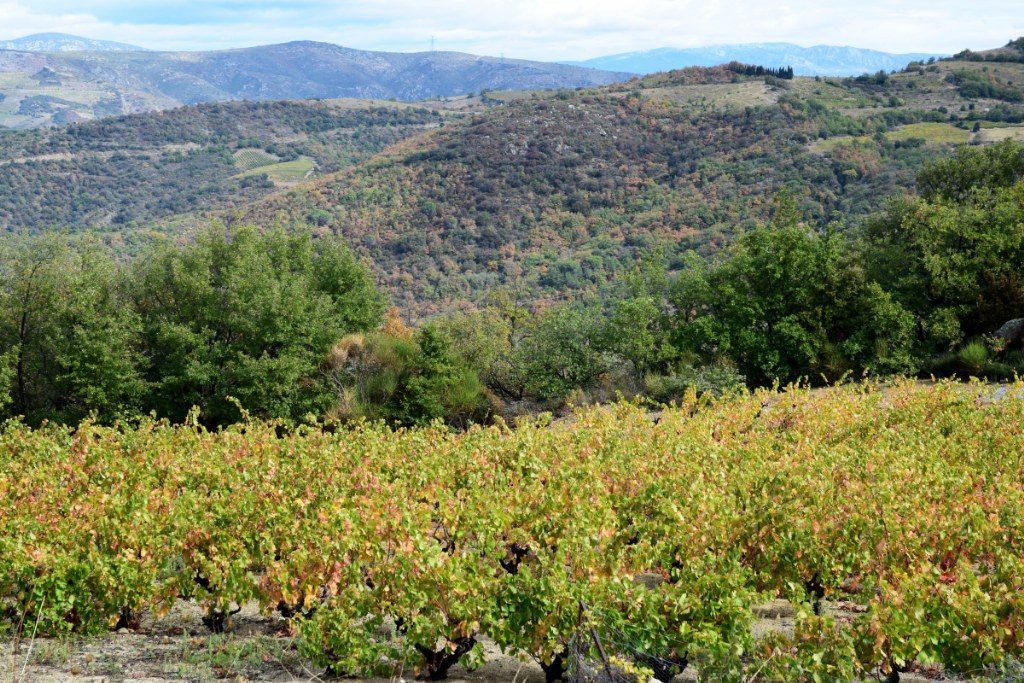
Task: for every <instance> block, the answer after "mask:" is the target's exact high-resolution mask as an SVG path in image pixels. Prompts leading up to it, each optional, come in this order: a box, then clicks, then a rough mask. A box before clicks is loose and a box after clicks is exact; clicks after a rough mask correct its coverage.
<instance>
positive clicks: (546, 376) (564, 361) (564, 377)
mask: <svg viewBox="0 0 1024 683" xmlns="http://www.w3.org/2000/svg"><path fill="white" fill-rule="evenodd" d="M601 325H602V321H601V318H600V316H599V315H598V314H597V312H596V311H595V309H594V308H593V307H585V306H581V305H575V306H572V305H567V306H560V307H557V308H553V309H551V310H549V311H546V312H545V313H544V314H543V315H540V316H538V318H537V319H536V320H535V321H533V323H532V324H531V326H530V328H529V329H528V330H527V331H526V338H525V339H524V341H523V344H522V346H521V347H520V349H519V357H520V361H519V362H520V363H521V364H522V367H523V369H524V371H525V376H526V391H527V393H528V394H529V395H531V396H533V397H536V398H537V399H539V400H541V401H547V402H560V401H562V400H564V399H565V398H566V397H567V396H568V395H569V394H570V393H572V391H574V390H576V389H584V390H585V389H589V388H591V387H592V386H594V385H595V384H596V382H597V379H598V378H599V377H600V376H601V375H602V374H604V373H605V372H606V371H607V369H608V368H607V364H606V362H605V358H604V357H603V355H602V353H601V344H600V337H601Z"/></svg>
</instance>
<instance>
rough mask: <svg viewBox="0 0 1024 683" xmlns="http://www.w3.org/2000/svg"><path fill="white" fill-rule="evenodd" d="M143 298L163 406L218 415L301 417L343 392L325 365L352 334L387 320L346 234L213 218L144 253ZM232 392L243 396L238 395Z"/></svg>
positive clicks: (212, 418)
mask: <svg viewBox="0 0 1024 683" xmlns="http://www.w3.org/2000/svg"><path fill="white" fill-rule="evenodd" d="M133 291H134V299H135V304H136V306H137V308H138V311H139V313H140V315H141V318H142V322H143V328H144V340H145V345H146V347H147V349H148V350H149V353H150V357H151V359H152V363H151V366H150V374H149V377H150V379H151V381H152V383H153V385H154V392H153V399H152V405H153V407H154V408H155V409H156V410H157V412H158V414H160V415H165V416H168V417H170V418H171V419H174V420H180V419H183V418H184V417H185V415H186V413H187V412H188V410H189V409H190V408H191V407H192V406H198V407H199V408H200V409H201V411H202V413H201V414H202V416H203V418H202V419H203V420H204V421H206V422H209V423H213V424H222V423H225V422H230V421H233V420H235V419H237V418H238V417H239V410H238V406H236V405H235V403H234V401H237V402H238V404H239V405H240V406H241V407H242V408H244V409H246V410H247V411H250V412H252V413H253V414H255V415H259V416H262V417H268V418H283V419H299V418H301V417H303V416H304V415H307V414H316V415H319V414H322V413H323V411H324V410H326V409H327V408H328V407H329V406H330V405H331V403H332V402H333V400H334V392H333V388H332V387H331V386H330V384H329V383H328V382H327V381H325V379H324V378H323V376H322V373H321V372H320V368H321V365H322V364H323V362H324V360H325V358H326V355H327V351H328V350H329V349H330V348H331V346H332V345H333V344H334V343H335V342H336V341H337V340H339V339H341V338H342V337H344V336H345V335H347V334H350V333H352V332H356V331H360V330H368V329H372V328H374V327H376V326H377V325H378V324H379V323H380V321H381V319H382V315H383V312H384V310H385V300H384V297H383V296H382V295H381V293H380V292H379V291H378V290H377V288H376V287H375V285H374V282H373V277H372V275H371V274H370V272H369V270H368V269H367V268H366V267H365V266H363V265H362V264H361V263H360V262H359V261H358V260H357V259H356V258H355V256H354V255H353V254H352V253H351V252H350V251H349V250H348V248H347V247H345V246H344V245H343V244H342V243H341V242H339V241H336V240H320V241H317V242H314V240H313V238H312V237H311V236H310V235H308V234H298V235H289V234H286V233H284V232H283V231H274V232H271V233H268V234H261V233H260V232H259V231H258V230H257V229H256V228H253V227H240V228H235V229H231V230H225V229H224V228H221V227H213V228H210V229H209V230H207V231H205V232H203V233H202V234H201V235H199V237H198V239H197V240H196V241H195V243H194V244H190V245H188V246H185V247H177V246H173V245H169V244H168V245H165V246H163V247H162V248H159V249H156V250H155V251H154V252H153V253H151V254H149V255H148V256H146V257H144V258H143V259H141V260H140V261H139V264H138V267H137V270H136V274H135V279H134V288H133ZM232 399H233V400H232Z"/></svg>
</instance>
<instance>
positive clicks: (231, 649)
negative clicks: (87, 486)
mask: <svg viewBox="0 0 1024 683" xmlns="http://www.w3.org/2000/svg"><path fill="white" fill-rule="evenodd" d="M851 607H852V606H851V605H847V604H844V603H829V604H827V605H826V609H827V610H829V611H830V612H832V613H833V614H835V615H836V616H840V617H842V616H843V615H852V613H853V612H852V611H851V610H850V608H851ZM755 613H756V615H757V622H756V624H755V634H756V635H763V634H765V633H768V632H770V631H788V632H792V629H793V625H794V610H793V606H792V605H791V604H790V603H788V602H786V601H784V600H776V601H773V602H771V603H768V604H766V605H762V606H760V607H758V608H757V609H756V610H755ZM201 618H202V612H201V611H200V610H199V608H198V607H197V606H196V605H194V604H191V603H187V602H179V603H178V604H177V605H176V606H175V608H174V609H173V610H172V611H171V613H170V614H169V615H167V616H166V617H164V618H162V619H160V620H157V621H154V620H152V619H143V621H142V623H141V625H140V628H139V629H138V630H135V631H132V630H128V629H121V630H120V631H118V632H117V633H112V634H109V635H105V636H102V637H96V638H76V639H53V638H36V639H34V640H30V639H25V640H22V641H21V642H20V644H18V645H17V650H18V651H17V652H15V647H16V646H15V643H14V642H13V641H12V640H11V639H10V638H6V639H4V640H2V641H0V653H2V654H0V683H28V682H30V681H31V682H39V683H58V682H64V681H69V682H72V683H86V682H88V683H106V682H108V681H109V682H113V681H148V682H149V683H169V682H170V681H210V680H232V681H279V682H284V681H321V680H325V679H326V678H327V677H326V676H325V675H324V674H323V671H322V669H318V668H316V667H313V666H312V665H311V664H310V663H309V662H307V661H305V660H303V658H302V657H300V656H299V653H298V651H297V649H296V646H295V641H294V638H293V637H292V636H291V634H290V633H289V631H288V627H287V623H286V622H285V621H284V620H283V619H281V618H280V617H277V616H272V617H267V616H265V615H261V614H260V613H259V611H258V609H257V608H256V606H255V605H247V606H246V607H245V608H244V609H243V610H242V611H241V612H240V613H239V614H238V615H236V617H235V620H234V629H233V632H232V633H230V634H224V635H217V634H211V633H209V631H207V629H206V628H205V627H204V626H203V624H202V621H201ZM483 644H484V648H485V651H486V664H485V665H484V666H483V667H482V668H479V669H476V670H475V671H472V672H469V671H466V670H465V669H463V668H461V667H456V668H455V669H453V670H452V672H451V675H450V678H449V680H450V681H452V682H453V683H458V682H459V681H467V682H468V681H509V682H512V681H514V682H516V683H544V674H543V672H542V671H541V669H540V667H539V666H538V665H537V664H536V663H535V662H533V661H532V660H525V661H520V660H519V659H516V658H515V657H511V656H508V655H505V654H503V653H501V651H500V650H499V649H498V648H497V647H496V646H495V645H494V644H493V643H492V642H490V641H487V640H484V643H483ZM408 678H409V679H411V678H412V675H409V676H408ZM677 679H678V681H677V683H681V682H682V681H696V680H698V672H697V671H695V670H693V669H692V668H689V669H687V671H686V672H684V673H683V674H682V675H680V676H678V677H677ZM385 680H387V679H379V680H378V681H372V682H371V681H360V682H357V683H383V681H385ZM393 680H399V678H397V677H396V679H393ZM928 680H951V679H948V678H944V677H943V676H942V675H941V672H937V671H933V672H928V671H923V672H916V673H905V674H903V675H902V676H901V681H904V682H913V683H923V682H924V681H928Z"/></svg>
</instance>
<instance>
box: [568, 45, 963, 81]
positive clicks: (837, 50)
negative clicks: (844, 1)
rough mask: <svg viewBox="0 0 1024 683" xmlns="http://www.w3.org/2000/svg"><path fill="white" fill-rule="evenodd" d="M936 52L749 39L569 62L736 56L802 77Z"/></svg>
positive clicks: (646, 63)
mask: <svg viewBox="0 0 1024 683" xmlns="http://www.w3.org/2000/svg"><path fill="white" fill-rule="evenodd" d="M941 56H943V55H936V54H928V53H918V52H914V53H907V54H891V53H888V52H879V51H878V50H866V49H863V48H858V47H839V46H835V45H815V46H813V47H801V46H799V45H794V44H792V43H751V44H743V45H711V46H708V47H695V48H682V49H680V48H670V47H663V48H658V49H653V50H644V51H642V52H624V53H621V54H615V55H607V56H603V57H595V58H593V59H588V60H585V61H581V62H569V63H571V64H575V65H577V66H588V67H591V68H594V69H610V70H613V71H627V72H630V73H635V74H651V73H656V72H658V71H670V70H672V69H682V68H685V67H688V66H715V65H716V64H725V63H726V62H732V61H736V62H743V63H744V64H760V65H762V66H768V67H773V68H779V67H786V66H791V67H793V70H794V72H796V73H797V74H798V75H801V76H858V75H860V74H863V73H874V72H877V71H879V70H881V71H898V70H900V69H902V68H903V67H905V66H906V65H907V64H909V63H910V62H915V61H925V60H927V59H929V58H930V57H935V58H939V57H941Z"/></svg>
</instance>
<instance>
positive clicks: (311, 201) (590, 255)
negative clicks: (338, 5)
mask: <svg viewBox="0 0 1024 683" xmlns="http://www.w3.org/2000/svg"><path fill="white" fill-rule="evenodd" d="M1000 66H1002V67H1006V68H1014V69H1018V71H1021V72H1022V73H1024V65H1016V64H1013V65H1009V66H1008V67H1007V66H1006V65H1000ZM977 67H978V65H976V64H968V63H962V64H961V63H956V62H950V63H943V64H942V65H941V66H936V65H934V64H933V65H915V66H914V67H913V68H912V69H910V70H908V71H907V72H904V73H901V74H897V75H892V76H890V75H888V74H876V75H874V76H870V77H859V78H856V79H846V80H816V79H800V78H798V79H793V80H786V79H780V78H777V77H774V76H767V77H751V76H746V75H744V73H743V72H744V69H742V68H739V67H738V66H737V67H735V68H732V69H730V68H728V67H716V68H713V69H688V70H684V71H679V72H672V73H670V74H658V75H654V76H650V77H647V78H645V79H641V80H638V81H634V82H631V83H629V84H625V85H620V86H611V87H609V88H604V89H596V90H584V91H562V92H559V93H557V94H535V95H533V96H531V97H523V96H509V97H507V98H505V99H504V101H505V104H504V105H503V106H498V107H493V108H491V109H489V110H487V111H485V112H481V113H478V114H476V115H475V116H473V117H472V118H471V119H469V120H467V121H465V122H463V123H461V124H460V125H456V126H452V127H447V128H445V129H444V130H441V131H436V132H434V133H433V134H431V135H428V136H424V137H420V138H416V139H415V140H410V141H409V142H408V143H406V144H403V145H402V146H401V147H399V148H397V149H394V150H391V151H389V152H388V153H385V154H384V155H382V156H381V157H379V158H377V159H375V160H374V161H373V162H372V163H369V164H366V165H362V166H357V167H354V168H352V169H348V170H345V171H342V172H340V173H339V174H337V175H334V176H330V177H326V178H324V179H322V180H319V181H316V182H314V183H312V184H310V185H308V186H303V187H300V188H296V189H295V190H293V191H291V192H288V193H286V194H282V195H278V196H274V197H272V198H270V199H268V200H266V201H264V202H261V203H258V204H256V205H255V206H253V207H252V208H251V209H250V210H249V211H248V212H247V214H246V217H247V219H253V220H256V221H257V222H261V223H270V222H273V221H275V220H280V219H285V220H290V221H295V222H300V223H316V224H320V225H324V224H326V226H328V227H329V228H330V229H332V230H335V231H337V232H340V233H341V234H343V235H345V237H346V238H347V239H349V240H350V241H351V242H352V244H353V246H354V247H355V248H356V249H358V250H360V251H361V252H362V253H364V254H366V255H367V256H369V257H370V258H371V260H372V261H373V262H374V263H375V264H376V265H377V268H378V269H379V271H380V272H381V273H382V276H383V277H384V279H385V282H386V284H387V285H388V287H389V288H390V289H391V291H392V293H393V294H394V296H395V297H396V301H397V303H399V305H400V306H402V307H403V308H405V309H407V310H416V311H418V312H420V313H421V314H429V313H432V312H437V311H440V310H444V309H447V308H450V307H452V306H453V305H458V304H459V303H461V302H465V301H472V300H475V299H478V298H479V296H480V295H481V294H482V293H483V292H485V291H486V290H487V288H489V287H492V286H494V285H497V284H501V283H506V284H517V285H519V286H521V287H523V288H524V289H525V290H526V291H528V292H529V293H530V296H531V297H534V298H559V297H565V296H566V295H568V294H571V293H572V292H579V291H588V290H593V289H595V288H596V287H599V286H600V285H601V284H602V283H604V282H606V281H607V280H608V279H609V278H610V277H611V276H612V275H613V274H614V273H616V272H619V271H621V270H623V269H624V268H626V267H628V265H629V264H631V263H633V262H634V260H635V259H636V257H637V256H638V255H639V254H641V253H644V252H646V251H649V250H652V249H661V250H664V251H666V252H667V253H668V255H669V256H670V261H671V266H670V267H672V268H676V267H678V264H679V259H680V258H681V257H682V255H683V254H684V253H685V252H686V251H688V250H691V249H696V250H698V251H700V252H702V253H710V252H712V251H714V250H715V249H717V248H718V247H720V246H721V245H722V244H724V243H725V242H726V241H728V239H729V237H730V236H732V235H734V234H737V233H738V232H739V231H742V230H744V229H749V228H750V227H752V226H753V225H755V224H756V223H757V222H758V221H761V220H764V219H765V218H766V217H767V216H768V211H769V206H770V204H771V198H772V197H773V196H774V194H775V193H776V192H778V191H779V190H780V189H781V188H789V190H790V191H791V193H792V195H793V196H794V197H795V198H796V199H797V202H798V204H799V206H800V209H801V211H802V212H803V214H804V215H805V216H807V217H808V218H813V219H814V220H815V221H818V222H820V223H822V224H824V223H828V222H830V221H839V222H852V221H856V220H857V219H858V218H859V217H861V216H864V215H866V214H867V213H869V212H871V211H874V210H877V209H878V208H879V205H878V199H879V197H882V196H885V195H889V194H894V193H897V192H899V191H906V190H911V189H912V188H913V184H914V183H913V177H914V174H915V172H916V170H915V169H916V168H917V167H918V166H919V165H920V164H921V163H922V162H923V161H925V160H928V159H932V158H935V157H937V156H939V155H942V154H945V153H947V152H948V151H949V149H950V147H951V146H953V145H955V144H963V143H968V142H976V143H979V144H980V143H984V142H986V141H991V140H996V139H999V138H1001V137H1012V136H1015V135H1019V134H1020V133H1021V132H1022V130H1024V129H1021V128H1019V127H1014V126H1015V124H1013V123H1008V121H1010V122H1013V121H1018V122H1019V120H1020V118H1019V117H1021V116H1022V114H1024V109H1022V108H1020V107H1018V106H1017V105H1015V104H1012V103H1008V102H1001V101H995V100H991V99H990V100H979V99H977V98H975V99H971V98H970V97H968V95H972V93H966V94H965V93H963V92H961V90H962V89H958V86H957V85H956V84H954V83H953V82H951V81H950V79H951V78H952V77H953V76H954V74H956V73H958V72H959V71H960V70H962V69H971V68H977ZM979 73H981V72H979ZM495 97H501V95H500V94H499V95H495ZM990 126H993V127H991V128H990ZM994 126H1004V127H1000V128H994Z"/></svg>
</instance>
